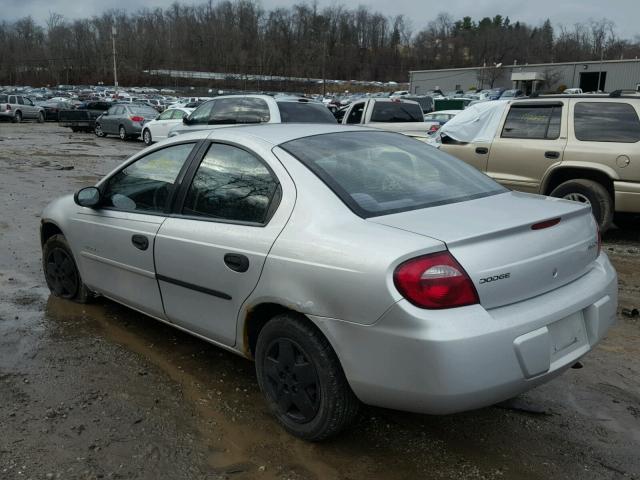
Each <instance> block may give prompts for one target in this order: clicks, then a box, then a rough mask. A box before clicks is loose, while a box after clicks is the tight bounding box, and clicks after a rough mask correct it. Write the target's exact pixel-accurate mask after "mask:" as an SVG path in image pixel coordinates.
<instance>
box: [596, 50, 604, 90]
mask: <svg viewBox="0 0 640 480" xmlns="http://www.w3.org/2000/svg"><path fill="white" fill-rule="evenodd" d="M603 60H604V45H603V44H602V43H601V44H600V68H599V69H598V88H596V93H598V92H600V77H601V75H602V61H603ZM602 91H604V88H603V89H602Z"/></svg>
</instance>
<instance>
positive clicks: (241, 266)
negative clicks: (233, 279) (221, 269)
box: [224, 253, 249, 273]
mask: <svg viewBox="0 0 640 480" xmlns="http://www.w3.org/2000/svg"><path fill="white" fill-rule="evenodd" d="M224 263H225V265H226V266H227V267H229V268H230V269H231V270H233V271H234V272H240V273H242V272H246V271H247V270H249V259H248V258H247V257H246V256H245V255H240V254H239V253H227V254H226V255H225V256H224Z"/></svg>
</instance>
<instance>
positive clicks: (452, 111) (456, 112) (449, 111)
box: [426, 110, 462, 115]
mask: <svg viewBox="0 0 640 480" xmlns="http://www.w3.org/2000/svg"><path fill="white" fill-rule="evenodd" d="M461 111H462V110H438V111H435V112H430V113H427V114H426V115H437V114H439V113H445V114H447V115H457V114H458V113H460V112H461Z"/></svg>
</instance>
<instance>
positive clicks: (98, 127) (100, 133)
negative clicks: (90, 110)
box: [93, 123, 107, 138]
mask: <svg viewBox="0 0 640 480" xmlns="http://www.w3.org/2000/svg"><path fill="white" fill-rule="evenodd" d="M93 131H94V133H95V134H96V137H101V138H102V137H106V136H107V134H106V133H104V131H103V130H102V125H100V124H99V123H96V127H95V128H94V129H93Z"/></svg>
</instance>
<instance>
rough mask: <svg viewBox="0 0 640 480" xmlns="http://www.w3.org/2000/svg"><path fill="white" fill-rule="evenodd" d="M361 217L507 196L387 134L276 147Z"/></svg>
mask: <svg viewBox="0 0 640 480" xmlns="http://www.w3.org/2000/svg"><path fill="white" fill-rule="evenodd" d="M280 146H281V148H283V149H284V150H286V151H287V152H289V153H290V154H291V155H293V156H294V157H296V158H297V159H299V160H300V161H301V162H302V163H303V164H304V165H306V166H307V167H308V168H309V169H310V170H311V171H312V172H314V173H315V174H316V175H317V176H318V177H320V179H322V180H323V181H324V182H325V183H326V184H327V185H328V186H329V187H330V188H331V189H332V190H333V191H334V192H335V193H336V194H337V195H338V196H339V197H340V199H342V201H343V202H344V203H345V204H346V205H347V206H348V207H349V208H351V210H353V211H354V212H355V213H356V214H357V215H360V216H361V217H364V218H366V217H374V216H379V215H387V214H391V213H397V212H403V211H407V210H417V209H420V208H427V207H433V206H437V205H445V204H448V203H455V202H463V201H465V200H471V199H474V198H480V197H485V196H489V195H495V194H498V193H503V192H506V191H507V190H506V189H505V188H504V187H502V186H500V185H499V184H498V183H496V182H495V181H493V180H491V179H490V178H489V177H487V176H485V175H484V174H482V173H480V172H479V171H478V170H476V169H475V168H473V167H471V166H469V165H467V164H466V163H464V162H462V161H460V160H458V159H456V158H454V157H452V156H450V155H448V154H446V153H444V152H441V151H439V150H437V149H435V148H432V147H428V146H425V144H424V143H422V142H419V141H418V140H414V139H411V138H409V137H406V136H404V135H401V134H397V133H391V132H338V133H330V134H325V135H316V136H313V137H305V138H300V139H297V140H292V141H290V142H287V143H284V144H282V145H280Z"/></svg>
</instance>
